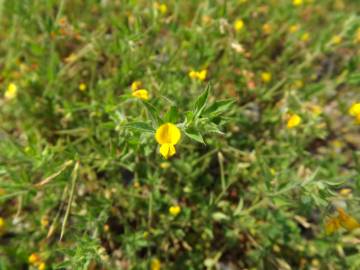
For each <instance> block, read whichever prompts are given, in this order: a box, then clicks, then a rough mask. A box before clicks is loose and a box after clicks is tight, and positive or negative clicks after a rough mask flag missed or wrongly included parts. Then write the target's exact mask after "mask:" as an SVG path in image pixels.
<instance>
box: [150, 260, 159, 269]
mask: <svg viewBox="0 0 360 270" xmlns="http://www.w3.org/2000/svg"><path fill="white" fill-rule="evenodd" d="M150 268H151V270H160V269H161V262H160V260H159V259H157V258H154V259H152V260H151V267H150Z"/></svg>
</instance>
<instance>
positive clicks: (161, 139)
mask: <svg viewBox="0 0 360 270" xmlns="http://www.w3.org/2000/svg"><path fill="white" fill-rule="evenodd" d="M180 138H181V132H180V129H179V128H178V127H177V126H175V125H174V124H171V123H165V124H163V125H161V126H160V127H159V128H158V129H157V130H156V133H155V139H156V141H157V142H158V143H159V144H160V154H161V155H162V156H163V157H164V158H166V159H168V158H169V157H171V156H173V155H175V153H176V149H175V146H174V145H175V144H177V143H178V142H179V140H180Z"/></svg>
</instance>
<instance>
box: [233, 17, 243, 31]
mask: <svg viewBox="0 0 360 270" xmlns="http://www.w3.org/2000/svg"><path fill="white" fill-rule="evenodd" d="M243 28H244V21H243V20H241V19H237V20H236V21H235V22H234V29H235V31H236V32H239V31H240V30H241V29H243Z"/></svg>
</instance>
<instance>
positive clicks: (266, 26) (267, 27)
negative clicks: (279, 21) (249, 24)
mask: <svg viewBox="0 0 360 270" xmlns="http://www.w3.org/2000/svg"><path fill="white" fill-rule="evenodd" d="M262 31H263V33H264V34H267V35H268V34H270V33H271V32H272V27H271V25H270V24H269V23H265V24H264V25H263V26H262Z"/></svg>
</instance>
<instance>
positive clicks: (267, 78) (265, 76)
mask: <svg viewBox="0 0 360 270" xmlns="http://www.w3.org/2000/svg"><path fill="white" fill-rule="evenodd" d="M271 79H272V76H271V73H270V72H262V73H261V80H262V81H263V82H264V83H268V82H270V81H271Z"/></svg>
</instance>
